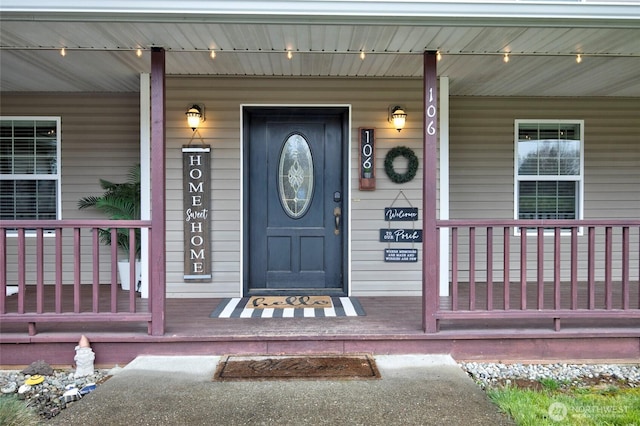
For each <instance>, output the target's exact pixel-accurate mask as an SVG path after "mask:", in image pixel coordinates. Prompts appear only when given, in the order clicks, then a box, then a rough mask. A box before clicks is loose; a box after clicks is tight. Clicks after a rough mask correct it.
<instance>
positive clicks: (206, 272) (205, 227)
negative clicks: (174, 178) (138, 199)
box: [182, 145, 211, 282]
mask: <svg viewBox="0 0 640 426" xmlns="http://www.w3.org/2000/svg"><path fill="white" fill-rule="evenodd" d="M182 170H183V177H182V182H183V185H184V186H183V188H182V193H183V210H184V212H183V223H184V279H185V280H190V281H205V282H210V281H211V232H210V222H211V217H210V211H211V147H210V146H209V145H201V146H199V147H192V146H183V147H182Z"/></svg>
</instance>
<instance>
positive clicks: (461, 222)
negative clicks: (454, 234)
mask: <svg viewBox="0 0 640 426" xmlns="http://www.w3.org/2000/svg"><path fill="white" fill-rule="evenodd" d="M436 225H437V226H438V227H454V226H458V227H460V226H465V227H466V226H476V227H486V226H518V227H527V228H557V227H565V228H566V227H576V226H640V219H586V220H585V219H582V220H576V219H438V220H437V221H436Z"/></svg>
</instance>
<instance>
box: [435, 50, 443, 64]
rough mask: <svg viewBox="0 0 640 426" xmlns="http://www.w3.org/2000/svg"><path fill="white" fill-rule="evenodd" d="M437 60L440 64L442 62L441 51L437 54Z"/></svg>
mask: <svg viewBox="0 0 640 426" xmlns="http://www.w3.org/2000/svg"><path fill="white" fill-rule="evenodd" d="M436 60H437V61H438V62H440V61H441V60H442V54H441V53H440V51H439V50H438V51H437V52H436Z"/></svg>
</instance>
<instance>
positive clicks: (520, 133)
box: [514, 120, 584, 219]
mask: <svg viewBox="0 0 640 426" xmlns="http://www.w3.org/2000/svg"><path fill="white" fill-rule="evenodd" d="M583 136H584V121H582V120H579V121H566V120H558V121H540V120H516V122H515V170H516V173H515V175H516V185H515V203H514V204H515V218H516V219H582V207H583V206H582V194H583V152H584V149H583V148H584V144H583V140H584V137H583Z"/></svg>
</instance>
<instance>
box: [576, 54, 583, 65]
mask: <svg viewBox="0 0 640 426" xmlns="http://www.w3.org/2000/svg"><path fill="white" fill-rule="evenodd" d="M580 62H582V55H581V54H579V53H578V56H576V63H578V64H579V63H580Z"/></svg>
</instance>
